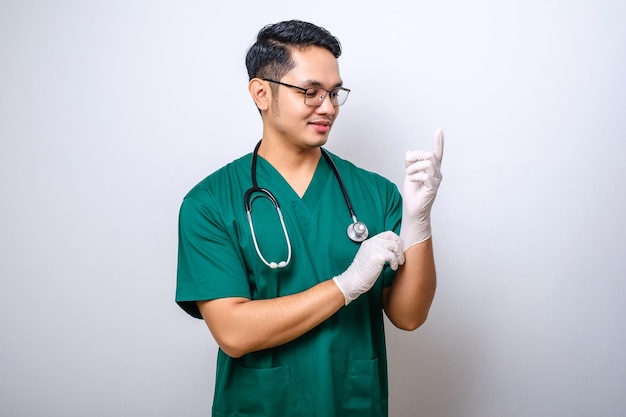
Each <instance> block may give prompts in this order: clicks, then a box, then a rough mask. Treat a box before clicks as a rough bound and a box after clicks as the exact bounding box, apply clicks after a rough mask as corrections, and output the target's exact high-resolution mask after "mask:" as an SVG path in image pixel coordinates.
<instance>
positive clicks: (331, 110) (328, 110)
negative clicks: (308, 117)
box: [317, 93, 337, 114]
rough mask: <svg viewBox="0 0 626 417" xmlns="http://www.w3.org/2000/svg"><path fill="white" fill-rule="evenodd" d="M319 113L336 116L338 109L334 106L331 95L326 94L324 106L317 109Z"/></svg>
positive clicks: (323, 101)
mask: <svg viewBox="0 0 626 417" xmlns="http://www.w3.org/2000/svg"><path fill="white" fill-rule="evenodd" d="M317 112H318V113H322V114H335V113H336V112H337V108H336V107H335V106H334V105H333V102H332V101H331V99H330V94H329V93H326V95H325V96H324V100H322V104H320V105H319V106H318V107H317Z"/></svg>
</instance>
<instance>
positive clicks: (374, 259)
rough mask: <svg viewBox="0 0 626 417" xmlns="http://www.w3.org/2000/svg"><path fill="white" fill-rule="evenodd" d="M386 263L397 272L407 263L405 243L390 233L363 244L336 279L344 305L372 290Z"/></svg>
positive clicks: (379, 235)
mask: <svg viewBox="0 0 626 417" xmlns="http://www.w3.org/2000/svg"><path fill="white" fill-rule="evenodd" d="M385 263H389V265H390V266H391V269H393V270H394V271H395V270H396V269H398V266H399V265H402V264H404V252H403V251H402V240H400V237H399V236H398V235H396V234H395V233H394V232H391V231H387V232H382V233H379V234H377V235H376V236H373V237H371V238H369V239H367V240H365V241H363V243H361V247H360V248H359V251H358V252H357V253H356V256H355V257H354V260H353V261H352V263H351V264H350V266H349V267H348V269H346V271H345V272H344V273H342V274H341V275H337V276H336V277H334V278H333V281H335V284H337V286H338V287H339V289H340V290H341V292H342V293H343V296H344V298H345V300H346V303H345V305H348V304H350V302H351V301H354V300H356V299H357V297H358V296H359V295H361V294H363V293H365V292H367V291H369V289H370V288H372V286H373V285H374V283H375V282H376V280H377V279H378V276H379V275H380V273H381V272H382V270H383V267H384V266H385Z"/></svg>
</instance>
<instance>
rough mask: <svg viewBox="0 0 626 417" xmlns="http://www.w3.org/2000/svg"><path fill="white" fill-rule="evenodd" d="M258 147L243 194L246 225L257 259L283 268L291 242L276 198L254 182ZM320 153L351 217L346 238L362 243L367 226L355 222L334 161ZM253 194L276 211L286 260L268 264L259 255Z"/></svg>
mask: <svg viewBox="0 0 626 417" xmlns="http://www.w3.org/2000/svg"><path fill="white" fill-rule="evenodd" d="M260 146H261V141H259V142H258V143H257V144H256V146H255V147H254V152H253V153H252V164H251V169H250V171H251V172H250V175H251V179H252V187H250V188H249V189H248V190H246V192H245V194H244V197H243V200H244V208H245V210H246V216H247V218H248V224H249V225H250V232H251V234H252V241H253V243H254V248H255V250H256V252H257V255H259V258H260V259H261V261H262V262H263V263H264V264H265V265H267V266H268V267H270V268H272V269H276V268H284V267H285V266H287V265H288V264H289V262H291V240H290V239H289V233H288V232H287V227H286V226H285V219H284V218H283V213H282V211H281V210H280V204H279V203H278V200H277V199H276V197H275V196H274V194H272V192H271V191H270V190H268V189H267V188H262V187H259V185H258V183H257V180H256V164H257V156H258V151H259V147H260ZM320 151H321V152H322V156H323V157H324V159H326V161H327V162H328V164H329V165H330V168H331V169H332V170H333V174H335V178H337V182H338V183H339V188H341V193H342V194H343V198H344V200H345V202H346V206H347V207H348V212H349V213H350V217H352V223H351V224H350V225H349V226H348V229H347V231H346V232H347V234H348V237H349V238H350V239H351V240H352V241H354V242H357V243H360V242H362V241H364V240H365V239H367V236H368V230H367V226H365V224H364V223H362V222H360V221H358V220H357V217H356V213H355V212H354V209H353V208H352V202H351V201H350V197H349V196H348V192H347V191H346V187H345V185H344V183H343V180H342V179H341V175H339V170H338V169H337V166H336V165H335V163H334V161H333V160H332V159H331V157H330V155H328V153H327V152H326V151H325V150H324V149H323V148H320ZM255 193H260V194H263V195H265V196H266V197H267V198H269V199H270V201H271V202H272V204H273V205H274V207H275V209H276V213H277V214H278V218H279V220H280V224H281V227H282V229H283V234H284V236H285V241H286V242H287V259H286V260H284V261H280V262H270V261H268V260H267V259H265V257H264V256H263V254H262V253H261V250H260V248H259V244H258V242H257V238H256V233H255V231H254V225H253V223H252V201H253V200H254V198H255V197H253V194H255Z"/></svg>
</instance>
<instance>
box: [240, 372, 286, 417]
mask: <svg viewBox="0 0 626 417" xmlns="http://www.w3.org/2000/svg"><path fill="white" fill-rule="evenodd" d="M235 380H236V381H238V383H237V411H238V414H237V415H240V416H245V417H276V416H285V417H295V414H294V411H293V408H294V407H293V387H292V385H291V376H290V373H289V368H288V367H286V366H279V367H277V368H266V369H254V368H237V369H236V370H235Z"/></svg>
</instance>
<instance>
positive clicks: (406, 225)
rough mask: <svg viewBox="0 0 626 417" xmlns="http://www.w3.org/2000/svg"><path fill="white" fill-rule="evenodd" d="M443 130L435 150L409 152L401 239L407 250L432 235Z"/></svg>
mask: <svg viewBox="0 0 626 417" xmlns="http://www.w3.org/2000/svg"><path fill="white" fill-rule="evenodd" d="M442 158H443V131H442V130H437V132H435V141H434V146H433V150H432V151H408V152H407V153H406V157H405V161H404V163H405V167H406V175H405V177H404V184H403V186H402V226H401V228H400V237H401V238H402V240H403V241H404V250H405V251H406V250H407V249H408V248H410V247H411V246H413V245H416V244H418V243H421V242H423V241H425V240H427V239H428V238H429V237H430V236H431V229H430V209H431V208H432V206H433V203H434V201H435V197H436V196H437V189H438V188H439V183H440V182H441V159H442Z"/></svg>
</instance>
